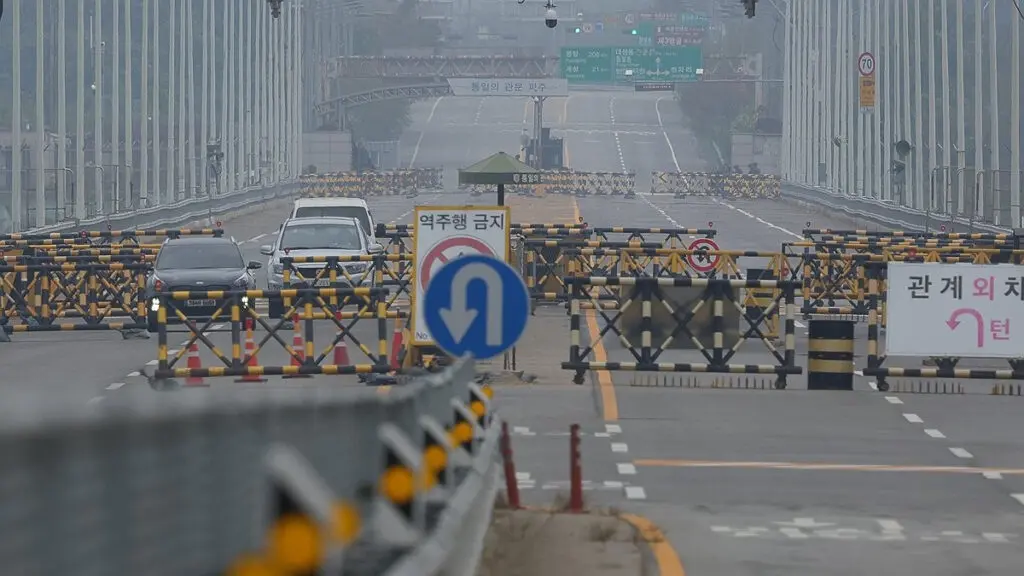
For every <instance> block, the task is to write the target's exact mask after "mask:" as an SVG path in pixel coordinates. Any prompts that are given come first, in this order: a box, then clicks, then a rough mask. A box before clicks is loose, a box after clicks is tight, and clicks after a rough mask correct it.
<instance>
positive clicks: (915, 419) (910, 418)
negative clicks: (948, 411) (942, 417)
mask: <svg viewBox="0 0 1024 576" xmlns="http://www.w3.org/2000/svg"><path fill="white" fill-rule="evenodd" d="M903 417H904V418H906V419H907V422H910V423H912V424H921V423H922V422H924V420H921V417H920V416H918V415H917V414H903Z"/></svg>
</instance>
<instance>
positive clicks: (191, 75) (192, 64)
mask: <svg viewBox="0 0 1024 576" xmlns="http://www.w3.org/2000/svg"><path fill="white" fill-rule="evenodd" d="M193 4H194V2H189V3H188V5H187V13H188V14H187V16H186V18H185V21H186V22H188V35H187V36H186V38H188V39H189V42H188V84H187V86H188V109H189V110H191V111H192V113H190V114H185V113H184V102H183V103H182V108H183V110H182V115H183V116H188V117H189V121H188V123H187V124H186V130H187V132H186V136H185V138H186V140H187V141H188V175H189V186H188V188H189V197H193V198H194V197H197V196H199V191H200V187H199V181H198V180H197V173H196V168H197V167H196V162H198V158H199V157H200V156H201V155H202V154H201V153H200V152H198V151H197V149H196V128H197V127H196V123H195V110H196V107H197V105H196V44H195V41H194V40H193V38H195V36H194V35H193V34H194V33H195V26H193V22H195V14H194V11H193V10H192V5H193ZM203 36H204V40H205V36H206V35H205V34H204V35H203ZM204 100H205V98H204ZM200 106H201V105H200ZM200 120H201V121H202V122H205V119H204V118H202V117H200ZM202 127H205V124H203V126H202Z"/></svg>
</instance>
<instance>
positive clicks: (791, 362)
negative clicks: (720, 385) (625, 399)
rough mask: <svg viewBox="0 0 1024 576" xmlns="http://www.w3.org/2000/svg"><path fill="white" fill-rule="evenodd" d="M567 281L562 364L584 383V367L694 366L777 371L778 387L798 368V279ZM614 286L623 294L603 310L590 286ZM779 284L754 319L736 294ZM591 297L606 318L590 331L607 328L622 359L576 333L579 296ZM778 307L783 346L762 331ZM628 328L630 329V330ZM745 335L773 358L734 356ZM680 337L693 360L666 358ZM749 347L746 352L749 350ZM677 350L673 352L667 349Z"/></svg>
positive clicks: (738, 371) (688, 369) (727, 371)
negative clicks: (738, 359)
mask: <svg viewBox="0 0 1024 576" xmlns="http://www.w3.org/2000/svg"><path fill="white" fill-rule="evenodd" d="M564 281H565V282H566V284H568V285H571V286H572V292H571V299H570V301H569V328H570V334H571V343H570V346H569V360H568V361H567V362H563V363H562V368H563V369H565V370H573V371H575V377H574V378H573V381H574V382H576V383H577V384H581V383H582V382H583V377H584V373H585V372H586V371H588V370H608V371H636V372H699V373H721V374H774V375H775V376H776V383H775V386H776V387H777V388H785V387H786V377H787V376H789V375H795V374H800V373H802V371H803V369H802V368H801V367H799V366H797V365H796V340H795V337H794V314H795V308H794V305H793V302H794V301H795V295H796V289H797V288H798V284H797V283H796V282H789V281H776V280H734V279H707V278H648V277H644V278H635V277H621V276H620V277H610V276H609V277H598V276H591V277H582V276H567V277H566V278H565V279H564ZM611 285H618V286H620V287H621V288H622V289H626V288H628V289H629V292H628V293H627V292H625V291H623V295H624V297H625V300H624V301H623V302H622V303H620V305H619V309H618V311H616V312H615V313H613V314H611V315H609V313H607V312H605V311H604V310H601V306H600V304H599V303H598V302H596V301H594V300H593V298H592V297H591V294H590V291H591V289H593V288H597V287H601V286H611ZM759 288H760V289H768V288H771V289H777V290H778V296H777V297H775V298H773V299H772V301H771V303H769V304H768V306H767V308H766V309H765V310H764V312H762V313H761V314H760V315H759V316H757V317H756V318H751V317H750V316H749V315H748V314H746V313H745V311H744V310H743V307H742V305H741V301H742V300H741V298H740V297H739V296H738V294H737V291H738V290H739V289H759ZM587 301H589V302H591V303H592V304H593V307H594V308H595V309H597V314H598V315H599V317H600V319H601V320H602V322H601V324H603V325H602V326H601V328H600V330H599V331H598V333H597V334H596V335H595V336H594V339H595V340H601V339H603V338H604V336H605V334H608V333H609V332H610V333H612V334H614V335H615V336H616V337H617V339H618V341H619V342H620V343H621V344H622V347H623V348H624V350H623V351H621V357H622V358H623V360H611V359H609V360H608V361H598V360H596V359H593V360H592V359H591V358H592V356H593V354H594V344H593V342H592V343H591V344H590V345H589V346H586V345H584V344H583V343H582V337H581V334H580V331H581V327H582V307H581V306H580V304H581V303H582V302H587ZM776 310H778V311H779V314H780V316H782V318H784V320H785V336H784V340H783V345H782V349H781V350H780V349H779V348H777V347H776V346H775V344H773V342H772V339H771V338H770V337H769V336H767V335H766V334H765V333H764V330H763V327H762V325H763V323H764V321H765V319H766V318H767V317H768V316H769V314H770V313H772V312H773V311H776ZM627 314H633V315H634V316H637V319H636V320H635V326H636V329H634V330H630V329H629V328H627V327H626V326H625V324H627V323H630V320H629V319H628V318H627ZM630 332H632V334H630ZM748 340H756V341H760V342H761V343H762V344H763V347H764V351H763V352H762V357H763V358H764V359H765V360H768V361H770V363H763V364H752V363H742V364H738V363H733V362H732V360H733V359H734V357H735V356H736V354H737V353H738V352H739V350H740V348H741V346H742V345H743V344H744V343H745V342H747V341H748ZM677 342H679V343H680V344H683V345H685V347H687V348H689V349H692V350H695V351H696V354H697V355H698V358H699V360H700V361H698V362H666V361H662V356H663V354H665V353H666V351H668V350H669V349H670V348H672V347H673V345H674V343H677ZM747 353H748V352H744V354H745V355H746V354H747ZM674 354H675V355H677V354H679V352H676V351H673V352H671V353H670V355H674Z"/></svg>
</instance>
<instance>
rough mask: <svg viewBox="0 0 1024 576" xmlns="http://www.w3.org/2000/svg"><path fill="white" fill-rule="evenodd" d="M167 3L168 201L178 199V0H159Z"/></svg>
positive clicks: (166, 179) (166, 190)
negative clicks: (168, 33)
mask: <svg viewBox="0 0 1024 576" xmlns="http://www.w3.org/2000/svg"><path fill="white" fill-rule="evenodd" d="M161 1H162V2H166V3H167V10H168V19H169V20H170V25H171V29H170V32H171V37H170V38H168V39H167V61H168V64H167V176H166V178H165V180H164V182H165V183H164V188H165V190H164V193H165V194H167V195H168V197H169V198H170V202H172V203H173V202H177V201H178V179H177V174H178V169H179V166H178V154H177V152H178V149H179V148H180V147H181V142H180V141H179V140H178V131H177V130H176V128H177V126H176V125H175V121H176V120H179V119H177V118H175V112H176V110H177V106H176V104H177V102H178V100H177V95H178V92H177V91H178V79H177V74H176V72H177V71H178V68H177V66H178V58H177V50H175V48H176V47H177V44H178V41H179V36H180V34H179V33H178V10H177V8H178V0H161Z"/></svg>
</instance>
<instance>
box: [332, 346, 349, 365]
mask: <svg viewBox="0 0 1024 576" xmlns="http://www.w3.org/2000/svg"><path fill="white" fill-rule="evenodd" d="M334 364H336V365H337V366H350V365H351V361H350V360H349V359H348V346H347V345H346V344H345V341H344V340H339V341H338V343H337V344H335V345H334Z"/></svg>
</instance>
